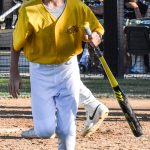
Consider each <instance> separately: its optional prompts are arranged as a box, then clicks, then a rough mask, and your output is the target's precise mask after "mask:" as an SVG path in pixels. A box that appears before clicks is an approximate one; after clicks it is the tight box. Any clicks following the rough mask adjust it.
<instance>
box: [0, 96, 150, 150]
mask: <svg viewBox="0 0 150 150" xmlns="http://www.w3.org/2000/svg"><path fill="white" fill-rule="evenodd" d="M99 100H101V101H102V102H103V103H105V104H106V105H107V106H108V107H109V109H110V113H109V116H108V118H106V120H105V121H104V122H103V124H102V125H101V126H100V128H99V130H98V131H97V132H96V133H95V134H93V135H92V136H90V137H82V136H81V130H82V128H83V126H84V121H85V110H84V108H83V107H82V106H81V107H79V112H78V115H77V144H76V150H150V99H148V98H147V99H144V98H129V103H130V104H131V106H132V108H133V109H134V111H135V113H136V114H137V116H138V118H139V120H140V123H141V125H142V127H143V132H144V135H143V136H141V137H139V138H137V137H134V135H133V134H132V132H131V130H130V128H129V125H128V123H127V121H126V120H125V117H124V116H123V113H122V111H121V109H120V107H119V105H118V103H117V101H116V99H114V98H105V97H102V98H100V99H99ZM31 127H33V122H32V114H31V107H30V99H29V98H19V99H12V98H0V150H57V138H53V139H24V138H22V137H21V136H20V133H21V132H22V131H23V130H26V129H28V128H31Z"/></svg>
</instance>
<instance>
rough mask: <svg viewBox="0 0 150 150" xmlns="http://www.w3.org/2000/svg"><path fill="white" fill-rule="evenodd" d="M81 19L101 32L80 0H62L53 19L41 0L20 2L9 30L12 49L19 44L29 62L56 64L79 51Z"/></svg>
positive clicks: (81, 38)
mask: <svg viewBox="0 0 150 150" xmlns="http://www.w3.org/2000/svg"><path fill="white" fill-rule="evenodd" d="M84 22H89V24H90V28H91V30H92V31H97V32H99V33H100V34H101V35H103V34H104V28H103V27H102V25H101V24H100V23H99V21H98V20H97V18H96V17H95V15H94V14H93V12H92V11H91V9H90V8H89V7H88V6H87V5H85V4H84V3H83V2H81V1H80V0H66V7H65V9H64V11H63V13H62V14H61V16H60V17H59V18H58V19H56V18H55V17H54V16H53V15H52V14H51V13H50V12H49V11H48V10H47V9H46V7H45V6H44V4H43V2H42V0H31V1H29V2H27V3H26V2H25V3H23V5H22V7H21V8H20V9H19V17H18V21H17V24H16V27H15V29H14V32H13V47H14V50H15V51H19V50H20V49H21V48H23V50H24V54H25V56H26V57H27V59H28V60H29V61H31V62H36V63H40V64H60V63H63V62H66V61H67V60H69V59H70V58H71V57H72V56H74V55H78V54H80V53H81V52H82V44H81V43H82V41H83V34H84V29H83V25H84Z"/></svg>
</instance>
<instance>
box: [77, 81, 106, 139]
mask: <svg viewBox="0 0 150 150" xmlns="http://www.w3.org/2000/svg"><path fill="white" fill-rule="evenodd" d="M79 102H80V104H83V105H84V107H85V110H86V116H87V118H86V122H85V127H84V130H83V134H82V135H83V136H90V135H91V134H92V133H94V132H95V131H96V130H97V129H98V128H99V126H100V125H101V123H102V122H103V120H104V119H105V118H106V117H107V116H108V113H109V110H108V108H107V107H106V106H105V105H104V104H103V103H101V102H100V101H98V100H96V98H95V97H94V96H93V94H92V93H91V91H90V90H89V89H88V88H87V87H86V86H85V85H84V84H83V83H82V81H81V82H80V101H79Z"/></svg>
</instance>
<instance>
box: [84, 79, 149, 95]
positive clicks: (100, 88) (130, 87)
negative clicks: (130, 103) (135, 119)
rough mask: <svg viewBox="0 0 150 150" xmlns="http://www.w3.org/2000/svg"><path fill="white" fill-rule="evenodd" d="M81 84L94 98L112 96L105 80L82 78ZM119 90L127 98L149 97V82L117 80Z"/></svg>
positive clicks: (142, 80) (111, 91)
mask: <svg viewBox="0 0 150 150" xmlns="http://www.w3.org/2000/svg"><path fill="white" fill-rule="evenodd" d="M82 81H83V83H84V84H85V85H86V86H87V87H88V88H89V89H90V90H91V91H92V93H93V94H94V95H95V96H96V97H99V96H108V97H109V96H113V95H114V93H113V90H112V88H111V86H110V83H109V81H108V80H107V79H92V78H91V79H86V78H82ZM117 81H118V83H119V85H120V87H121V89H122V90H123V91H124V93H126V94H127V95H128V96H142V97H150V80H144V79H117Z"/></svg>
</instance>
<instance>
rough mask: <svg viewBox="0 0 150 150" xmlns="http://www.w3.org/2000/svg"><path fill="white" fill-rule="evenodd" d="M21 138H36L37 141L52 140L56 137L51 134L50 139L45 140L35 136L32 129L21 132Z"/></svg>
mask: <svg viewBox="0 0 150 150" xmlns="http://www.w3.org/2000/svg"><path fill="white" fill-rule="evenodd" d="M21 136H22V137H23V138H26V139H33V138H38V139H40V138H41V139H53V138H55V137H56V134H53V135H52V136H51V137H50V138H47V137H45V138H44V137H39V136H38V135H36V133H35V131H34V128H31V129H29V130H26V131H23V132H22V133H21Z"/></svg>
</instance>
